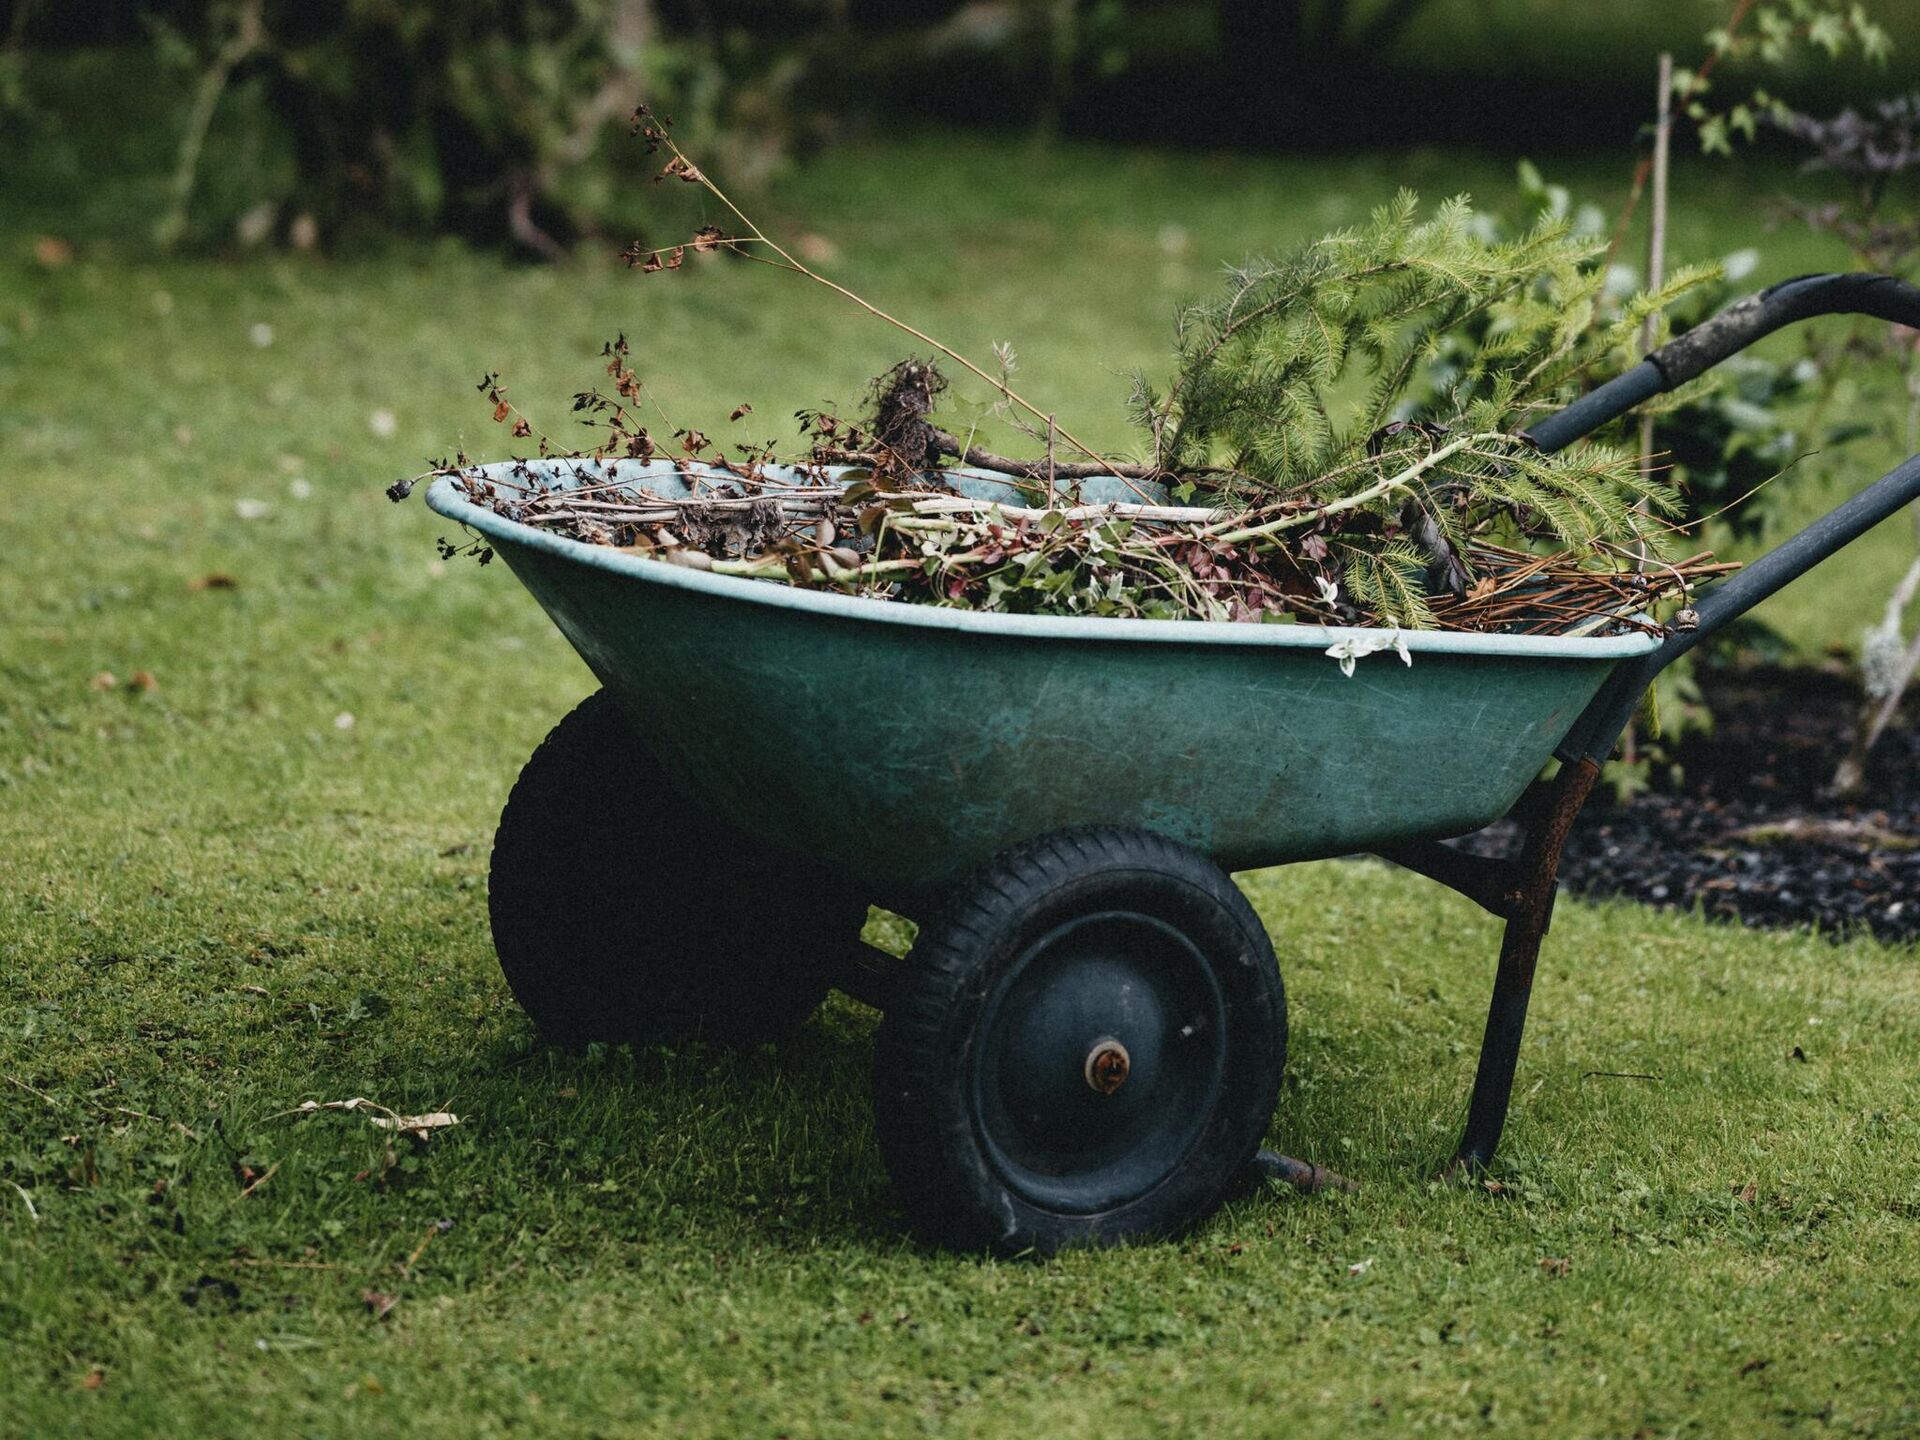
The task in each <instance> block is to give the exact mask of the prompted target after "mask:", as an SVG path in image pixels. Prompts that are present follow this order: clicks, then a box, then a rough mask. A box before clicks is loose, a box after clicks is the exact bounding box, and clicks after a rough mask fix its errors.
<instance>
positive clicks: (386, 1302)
mask: <svg viewBox="0 0 1920 1440" xmlns="http://www.w3.org/2000/svg"><path fill="white" fill-rule="evenodd" d="M360 1303H361V1304H362V1305H365V1306H366V1307H367V1309H368V1310H369V1311H370V1312H371V1313H372V1315H373V1318H374V1319H376V1320H384V1319H386V1318H387V1316H388V1315H389V1314H391V1313H392V1311H393V1307H394V1306H396V1305H398V1304H399V1303H400V1297H399V1296H398V1295H388V1294H386V1293H384V1292H382V1291H379V1290H362V1291H361V1292H360Z"/></svg>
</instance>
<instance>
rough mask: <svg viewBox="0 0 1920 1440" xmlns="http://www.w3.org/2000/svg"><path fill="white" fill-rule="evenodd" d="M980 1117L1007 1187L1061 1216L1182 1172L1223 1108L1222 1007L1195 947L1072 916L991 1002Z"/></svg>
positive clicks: (1106, 919)
mask: <svg viewBox="0 0 1920 1440" xmlns="http://www.w3.org/2000/svg"><path fill="white" fill-rule="evenodd" d="M975 1034H976V1043H975V1045H974V1047H973V1050H972V1056H971V1067H972V1075H971V1082H972V1086H973V1092H974V1101H975V1103H974V1114H975V1115H976V1116H977V1117H978V1120H977V1123H978V1126H979V1130H980V1139H981V1142H982V1146H983V1148H984V1150H985V1151H986V1154H987V1156H988V1157H989V1159H990V1161H991V1162H992V1164H993V1166H994V1168H995V1169H996V1170H997V1171H999V1173H1000V1177H1001V1179H1002V1180H1003V1181H1004V1182H1005V1183H1006V1184H1007V1186H1008V1187H1009V1188H1010V1189H1012V1190H1013V1191H1015V1192H1016V1193H1017V1194H1019V1195H1020V1196H1022V1197H1023V1198H1024V1199H1026V1200H1027V1201H1029V1202H1030V1203H1032V1204H1035V1205H1040V1206H1043V1207H1045V1208H1047V1209H1049V1210H1053V1211H1056V1212H1063V1213H1070V1214H1078V1215H1094V1214H1098V1213H1100V1212H1102V1211H1105V1210H1109V1209H1112V1208H1113V1207H1115V1206H1118V1205H1123V1204H1125V1203H1126V1202H1127V1201H1129V1200H1132V1199H1134V1198H1136V1197H1137V1196H1140V1195H1142V1194H1144V1193H1146V1192H1147V1191H1148V1190H1150V1189H1152V1188H1153V1187H1154V1186H1155V1185H1157V1184H1158V1183H1159V1182H1160V1181H1161V1180H1163V1179H1164V1178H1166V1177H1167V1176H1168V1175H1170V1174H1172V1173H1173V1172H1174V1171H1175V1170H1177V1169H1178V1168H1179V1166H1180V1164H1181V1162H1182V1160H1183V1159H1185V1157H1186V1155H1187V1153H1188V1152H1189V1151H1190V1150H1191V1149H1192V1148H1193V1146H1194V1144H1195V1142H1196V1141H1197V1140H1198V1139H1199V1138H1200V1136H1201V1134H1202V1132H1203V1131H1204V1130H1205V1129H1206V1126H1207V1123H1208V1121H1209V1120H1210V1119H1211V1118H1212V1116H1213V1114H1214V1111H1215V1109H1216V1107H1217V1105H1218V1103H1219V1100H1220V1097H1221V1094H1222V1090H1223V1088H1224V1077H1225V1070H1226V1051H1227V1034H1226V1001H1225V997H1224V995H1223V994H1222V992H1221V988H1220V984H1219V981H1218V980H1217V978H1216V977H1215V976H1214V974H1213V970H1212V967H1211V966H1209V965H1208V963H1207V961H1206V959H1205V957H1204V956H1203V955H1202V954H1201V952H1200V951H1199V950H1198V949H1197V948H1196V947H1195V946H1194V945H1193V943H1192V942H1191V941H1189V940H1188V939H1187V938H1186V937H1185V936H1183V935H1182V934H1181V933H1180V932H1179V931H1178V930H1176V929H1175V928H1174V927H1172V926H1171V925H1168V924H1166V923H1165V922H1164V921H1161V920H1158V919H1156V918H1154V917H1153V916H1151V915H1145V914H1140V913H1136V912H1130V911H1106V912H1101V913H1096V914H1091V915H1084V916H1079V917H1076V918H1075V919H1073V920H1070V921H1068V922H1066V923H1065V924H1063V925H1060V926H1059V927H1057V928H1056V929H1054V930H1052V931H1050V932H1048V933H1047V934H1046V935H1044V936H1043V937H1041V938H1040V939H1039V940H1038V941H1036V942H1035V943H1034V944H1032V945H1031V946H1029V947H1028V948H1027V949H1026V950H1025V951H1024V952H1022V953H1021V954H1020V955H1019V956H1018V957H1017V958H1016V959H1015V960H1014V962H1013V963H1012V964H1011V965H1009V966H1008V967H1007V969H1006V972H1005V973H1004V974H1003V975H1002V976H1001V977H1000V980H999V982H998V983H997V984H996V985H995V986H994V988H993V991H992V993H990V994H989V995H988V996H987V999H986V1002H985V1004H984V1006H983V1007H982V1010H981V1014H980V1020H979V1025H978V1028H977V1030H976V1032H975Z"/></svg>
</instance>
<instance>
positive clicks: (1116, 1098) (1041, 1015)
mask: <svg viewBox="0 0 1920 1440" xmlns="http://www.w3.org/2000/svg"><path fill="white" fill-rule="evenodd" d="M1286 1009H1287V1007H1286V995H1285V992H1284V990H1283V988H1282V985H1281V980H1280V970H1279V966H1278V964H1277V962H1276V961H1275V959H1274V953H1273V945H1272V942H1271V941H1270V940H1269V939H1268V938H1267V933H1266V931H1265V929H1264V928H1263V927H1262V926H1261V924H1260V921H1259V919H1258V918H1257V917H1256V916H1255V915H1254V913H1253V908H1252V907H1251V906H1250V905H1248V904H1247V901H1246V897H1245V896H1243V895H1242V894H1241V893H1240V891H1239V889H1238V888H1237V887H1236V886H1235V885H1234V883H1233V881H1232V880H1231V879H1229V878H1228V877H1227V875H1226V874H1225V873H1224V872H1223V871H1222V870H1221V869H1220V868H1219V867H1218V866H1217V865H1215V864H1214V863H1213V862H1212V861H1210V860H1208V859H1207V858H1206V857H1205V856H1203V855H1201V854H1199V853H1198V852H1196V851H1193V850H1190V849H1188V848H1187V847H1186V846H1184V845H1180V844H1177V843H1175V842H1174V841H1172V840H1168V839H1166V838H1165V837H1163V836H1160V835H1156V834H1153V833H1152V832H1150V831H1144V830H1133V829H1122V828H1117V827H1105V826H1102V827H1088V828H1083V829H1073V830H1063V831H1060V832H1057V833H1055V834H1053V835H1049V836H1045V837H1043V838H1041V839H1039V840H1036V841H1032V842H1030V843H1028V844H1024V845H1020V846H1016V847H1014V848H1013V849H1011V850H1008V851H1006V852H1004V853H1003V854H1001V855H1000V856H998V857H997V858H996V859H994V860H992V861H990V862H989V863H988V864H987V865H986V866H985V867H984V868H983V869H982V870H981V871H979V872H978V873H977V874H975V875H974V876H973V877H972V878H971V879H970V880H968V881H967V882H966V883H965V884H964V885H963V886H962V887H961V889H960V891H959V892H958V894H956V895H955V896H954V897H953V899H952V900H951V902H950V903H949V905H948V906H947V909H946V911H945V913H944V915H943V916H942V917H941V918H940V919H938V920H936V921H934V922H932V923H931V924H929V925H928V926H927V927H926V928H925V929H924V930H923V931H922V932H921V934H920V937H919V939H918V941H917V942H916V943H915V945H914V948H913V953H912V954H911V955H910V956H909V957H908V959H907V961H906V963H905V964H904V965H903V966H902V968H901V972H900V974H899V976H898V977H897V980H896V989H895V991H894V995H893V1003H892V1004H891V1005H890V1006H889V1008H888V1010H887V1012H886V1015H885V1018H884V1019H883V1020H882V1021H881V1024H880V1031H879V1035H878V1038H877V1042H876V1049H875V1055H874V1111H875V1131H876V1134H877V1137H878V1139H879V1143H880V1149H881V1154H882V1156H883V1158H884V1159H885V1161H886V1166H887V1170H888V1173H889V1174H890V1175H891V1176H892V1177H893V1181H894V1184H895V1187H896V1189H897V1190H898V1192H899V1195H900V1198H901V1201H902V1203H903V1204H904V1206H905V1208H906V1211H907V1215H908V1218H909V1220H910V1221H911V1223H912V1224H913V1225H914V1226H915V1227H916V1228H917V1229H918V1230H919V1231H920V1232H921V1233H922V1234H923V1235H925V1236H926V1237H927V1238H929V1239H932V1240H935V1241H937V1242H940V1243H946V1244H952V1245H956V1246H959V1247H961V1248H966V1249H976V1248H989V1249H994V1250H998V1251H1001V1252H1003V1253H1010V1254H1011V1253H1019V1252H1022V1251H1028V1250H1032V1251H1038V1252H1041V1253H1046V1252H1051V1251H1054V1250H1059V1249H1062V1248H1066V1247H1069V1246H1076V1245H1109V1244H1116V1243H1121V1242H1125V1241H1129V1240H1135V1239H1142V1238H1146V1237H1151V1236H1163V1235H1168V1234H1173V1233H1176V1232H1178V1231H1181V1230H1183V1229H1185V1228H1187V1227H1188V1226H1190V1225H1192V1224H1194V1223H1196V1222H1198V1221H1200V1220H1202V1219H1204V1218H1205V1217H1206V1216H1207V1215H1209V1214H1211V1213H1212V1212H1213V1210H1214V1209H1215V1207H1216V1206H1217V1205H1218V1204H1219V1203H1220V1199H1221V1197H1222V1195H1223V1194H1224V1193H1225V1192H1226V1190H1227V1189H1228V1187H1229V1186H1230V1185H1231V1184H1232V1183H1233V1182H1234V1180H1235V1178H1236V1177H1237V1176H1239V1175H1240V1174H1241V1173H1242V1171H1243V1170H1244V1168H1245V1167H1246V1165H1247V1163H1248V1162H1249V1161H1250V1160H1251V1159H1252V1158H1253V1155H1254V1152H1255V1151H1256V1150H1257V1149H1258V1147H1259V1144H1260V1140H1261V1137H1262V1136H1263V1135H1264V1134H1265V1133H1266V1129H1267V1125H1268V1122H1269V1121H1270V1120H1271V1119H1272V1117H1273V1110H1274V1104H1275V1101H1276V1098H1277V1096H1278V1093H1279V1087H1280V1076H1281V1071H1282V1069H1283V1068H1284V1067H1285V1064H1286V1046H1287V1013H1286Z"/></svg>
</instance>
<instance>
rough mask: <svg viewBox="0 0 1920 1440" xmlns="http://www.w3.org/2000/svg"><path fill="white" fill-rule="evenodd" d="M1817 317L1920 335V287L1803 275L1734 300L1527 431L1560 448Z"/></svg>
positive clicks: (1868, 277)
mask: <svg viewBox="0 0 1920 1440" xmlns="http://www.w3.org/2000/svg"><path fill="white" fill-rule="evenodd" d="M1816 315H1872V316H1874V317H1876V318H1877V319H1881V320H1891V321H1893V322H1894V323H1895V324H1897V325H1911V326H1912V327H1913V328H1914V329H1916V330H1920V289H1915V288H1914V287H1913V286H1911V285H1909V284H1907V282H1906V281H1904V280H1897V279H1895V278H1894V277H1893V276H1891V275H1874V274H1869V273H1865V272H1861V273H1858V274H1850V275H1801V276H1798V277H1797V278H1795V279H1792V280H1782V281H1781V282H1780V283H1779V284H1778V285H1773V286H1769V287H1768V288H1767V289H1765V290H1762V291H1761V292H1760V293H1759V294H1757V295H1749V296H1747V298H1746V299H1744V300H1736V301H1734V302H1733V304H1731V305H1729V306H1728V307H1727V308H1726V309H1724V310H1722V311H1721V312H1720V313H1719V314H1718V315H1715V316H1714V317H1713V318H1712V319H1711V320H1704V321H1702V322H1701V323H1700V324H1698V325H1696V326H1694V327H1693V329H1691V330H1689V331H1687V333H1686V334H1684V335H1682V336H1680V337H1679V338H1678V339H1675V340H1671V341H1669V342H1668V343H1667V344H1665V345H1662V346H1661V347H1660V348H1659V349H1658V350H1656V351H1654V352H1653V353H1652V354H1651V355H1649V356H1647V358H1646V359H1644V360H1642V361H1641V362H1640V363H1639V364H1638V365H1636V366H1634V367H1633V369H1631V370H1629V371H1627V373H1626V374H1624V375H1621V376H1619V377H1618V378H1617V379H1613V380H1609V381H1608V382H1607V383H1606V384H1605V385H1602V386H1601V387H1600V388H1599V389H1597V390H1594V391H1592V392H1591V393H1590V394H1586V395H1583V396H1581V397H1580V398H1579V399H1578V400H1576V401H1574V402H1573V404H1571V405H1569V406H1568V407H1567V408H1566V409H1564V410H1562V411H1559V412H1558V413H1557V414H1553V415H1549V416H1548V417H1547V418H1546V419H1544V420H1542V421H1540V422H1539V423H1538V424H1537V425H1532V426H1529V427H1528V428H1527V431H1526V433H1527V435H1528V436H1529V437H1531V438H1532V440H1533V442H1534V443H1535V444H1536V445H1538V446H1539V447H1540V448H1541V449H1542V450H1559V449H1561V448H1563V447H1565V446H1568V445H1571V444H1572V443H1573V442H1574V441H1576V440H1578V439H1579V438H1580V437H1581V436H1583V435H1590V434H1592V433H1593V432H1594V431H1595V430H1598V429H1599V428H1600V427H1601V426H1602V425H1604V424H1606V423H1607V422H1608V421H1609V420H1612V419H1615V418H1616V417H1618V416H1621V415H1624V414H1626V413H1627V411H1629V410H1631V409H1632V408H1633V407H1634V406H1636V405H1638V404H1639V403H1640V402H1641V401H1642V400H1647V399H1651V398H1652V397H1653V396H1655V395H1658V394H1660V393H1661V392H1662V391H1665V390H1675V389H1678V388H1679V387H1680V386H1682V385H1684V384H1686V383H1687V381H1689V380H1691V379H1693V378H1694V376H1696V375H1700V374H1703V373H1705V372H1706V371H1708V370H1711V369H1712V368H1713V367H1714V366H1715V365H1718V364H1719V363H1720V362H1721V361H1722V360H1724V359H1726V358H1727V357H1728V356H1729V355H1734V354H1738V353H1739V352H1740V351H1742V350H1744V349H1746V348H1747V346H1749V345H1751V344H1753V342H1754V341H1756V340H1758V339H1760V338H1761V337H1762V336H1765V335H1771V334H1772V333H1773V332H1774V331H1776V330H1778V329H1780V328H1781V327H1782V326H1785V325H1792V324H1794V323H1796V322H1797V321H1801V320H1811V319H1813V318H1814V317H1815V316H1816Z"/></svg>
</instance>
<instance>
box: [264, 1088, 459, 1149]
mask: <svg viewBox="0 0 1920 1440" xmlns="http://www.w3.org/2000/svg"><path fill="white" fill-rule="evenodd" d="M322 1110H339V1111H352V1110H367V1111H374V1112H378V1113H375V1114H369V1115H368V1116H367V1118H368V1119H369V1120H371V1121H372V1122H373V1123H374V1124H375V1125H378V1126H379V1127H380V1128H381V1129H382V1130H398V1131H400V1132H402V1133H404V1134H407V1135H411V1136H413V1137H414V1138H415V1139H417V1140H425V1139H426V1138H427V1137H428V1136H429V1135H430V1134H431V1133H432V1132H433V1131H435V1130H444V1129H446V1128H447V1127H448V1126H449V1125H458V1124H459V1123H460V1117H459V1116H458V1115H454V1114H450V1113H449V1112H447V1111H445V1110H435V1111H432V1112H431V1113H429V1114H426V1115H402V1114H400V1113H399V1112H398V1111H397V1110H389V1109H388V1108H387V1107H386V1106H385V1105H382V1104H379V1103H378V1102H377V1101H373V1100H369V1099H367V1098H366V1097H365V1096H364V1095H356V1096H354V1097H353V1099H351V1100H308V1101H306V1102H304V1103H302V1104H300V1105H296V1106H295V1107H294V1108H293V1109H291V1110H282V1111H281V1112H280V1115H283V1116H284V1115H317V1114H319V1113H320V1112H321V1111H322ZM273 1118H276V1119H277V1118H279V1117H278V1116H276V1117H273Z"/></svg>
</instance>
